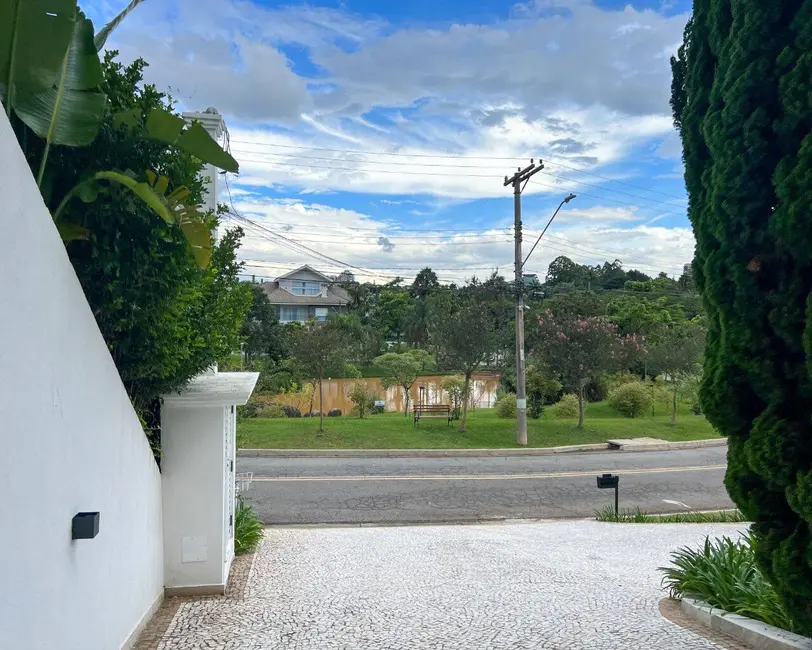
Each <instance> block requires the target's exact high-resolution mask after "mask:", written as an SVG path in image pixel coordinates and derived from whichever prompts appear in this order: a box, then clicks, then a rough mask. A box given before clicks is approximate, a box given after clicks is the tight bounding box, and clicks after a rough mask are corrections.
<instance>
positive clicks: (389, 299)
mask: <svg viewBox="0 0 812 650" xmlns="http://www.w3.org/2000/svg"><path fill="white" fill-rule="evenodd" d="M412 306H413V305H412V301H411V299H410V298H409V292H408V291H406V290H405V289H396V288H392V289H387V290H385V291H383V292H381V296H380V298H379V300H378V304H377V306H376V309H375V321H376V323H377V325H378V329H379V330H380V332H381V333H382V334H383V335H384V336H385V337H386V338H389V339H395V341H397V342H398V344H399V343H400V341H401V338H402V337H403V333H404V332H405V331H406V328H407V326H408V319H409V313H410V311H411V309H412Z"/></svg>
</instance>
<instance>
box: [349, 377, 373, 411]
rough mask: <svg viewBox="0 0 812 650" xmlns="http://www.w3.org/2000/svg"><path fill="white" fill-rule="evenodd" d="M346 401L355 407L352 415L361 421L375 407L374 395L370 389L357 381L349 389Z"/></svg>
mask: <svg viewBox="0 0 812 650" xmlns="http://www.w3.org/2000/svg"><path fill="white" fill-rule="evenodd" d="M347 399H348V400H350V401H351V402H352V403H353V404H355V406H354V407H353V409H352V410H353V413H357V414H358V418H359V419H361V420H363V419H364V416H365V415H367V414H368V413H370V412H371V411H372V409H373V408H374V406H375V394H374V393H373V392H372V389H371V388H370V387H369V386H368V385H367V384H365V383H364V382H363V381H357V382H355V383H354V384H352V385H351V386H350V387H349V390H348V391H347Z"/></svg>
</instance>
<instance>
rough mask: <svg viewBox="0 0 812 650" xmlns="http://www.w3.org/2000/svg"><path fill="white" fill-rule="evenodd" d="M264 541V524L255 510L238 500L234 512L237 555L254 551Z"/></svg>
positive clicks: (235, 550) (235, 549)
mask: <svg viewBox="0 0 812 650" xmlns="http://www.w3.org/2000/svg"><path fill="white" fill-rule="evenodd" d="M261 539H262V523H260V521H259V519H257V513H255V512H254V509H253V508H252V507H251V506H249V505H248V504H247V503H245V502H244V501H243V500H242V499H241V498H239V497H238V498H237V508H236V510H235V511H234V552H235V553H236V554H237V555H240V554H241V553H247V552H248V551H253V550H254V549H255V548H256V547H257V544H259V542H260V540H261Z"/></svg>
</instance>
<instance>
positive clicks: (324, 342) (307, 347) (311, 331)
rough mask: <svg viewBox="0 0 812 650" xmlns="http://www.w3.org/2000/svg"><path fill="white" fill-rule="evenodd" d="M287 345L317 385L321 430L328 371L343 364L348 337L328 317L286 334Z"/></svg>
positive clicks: (312, 320) (309, 322) (321, 429)
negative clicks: (288, 338)
mask: <svg viewBox="0 0 812 650" xmlns="http://www.w3.org/2000/svg"><path fill="white" fill-rule="evenodd" d="M289 337H290V340H289V343H288V345H289V347H290V351H291V354H292V356H293V357H295V358H296V360H297V361H298V362H299V364H300V366H301V368H302V370H303V371H304V373H305V374H306V375H307V376H308V377H309V378H310V379H312V380H313V383H317V384H318V386H319V433H322V432H324V389H323V381H324V378H325V377H326V376H327V371H328V370H329V369H330V368H335V367H336V366H343V364H344V359H345V358H346V354H347V347H348V344H349V339H348V337H347V332H346V330H345V329H344V328H343V327H341V324H340V322H338V321H337V320H335V319H329V320H328V321H327V322H326V323H324V322H318V321H316V320H315V319H311V320H309V321H307V322H306V323H305V324H304V325H302V326H301V327H297V328H295V329H292V330H291V331H290V333H289Z"/></svg>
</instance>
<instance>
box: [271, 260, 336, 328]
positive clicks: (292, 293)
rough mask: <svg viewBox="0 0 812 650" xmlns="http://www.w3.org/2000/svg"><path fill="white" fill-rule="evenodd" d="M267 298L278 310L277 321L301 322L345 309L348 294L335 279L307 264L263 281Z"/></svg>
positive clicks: (325, 316)
mask: <svg viewBox="0 0 812 650" xmlns="http://www.w3.org/2000/svg"><path fill="white" fill-rule="evenodd" d="M262 288H263V289H264V291H265V293H266V294H267V296H268V301H269V302H270V303H271V304H272V305H275V306H276V307H277V309H278V311H279V322H280V323H293V322H298V323H304V322H305V321H307V320H309V319H311V318H315V319H316V320H327V317H328V316H330V315H331V314H343V313H346V311H347V303H349V301H350V295H349V294H348V293H347V291H346V290H345V289H343V288H342V287H340V286H338V285H337V284H336V282H335V281H334V280H333V279H332V278H330V277H328V276H326V275H324V274H323V273H320V272H319V271H316V270H315V269H313V268H311V267H310V266H308V265H305V266H301V267H299V268H298V269H296V270H294V271H291V272H290V273H286V274H285V275H280V276H279V277H278V278H276V280H275V281H274V282H265V283H264V284H263V285H262Z"/></svg>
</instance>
